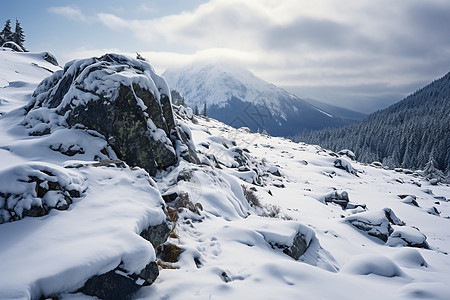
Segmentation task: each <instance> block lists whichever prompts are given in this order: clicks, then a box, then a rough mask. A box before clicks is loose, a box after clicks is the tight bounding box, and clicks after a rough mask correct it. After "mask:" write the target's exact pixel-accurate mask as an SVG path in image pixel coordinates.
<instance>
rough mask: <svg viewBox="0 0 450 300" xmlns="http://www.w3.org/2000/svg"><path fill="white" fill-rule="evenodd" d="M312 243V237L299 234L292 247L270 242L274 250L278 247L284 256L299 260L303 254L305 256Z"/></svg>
mask: <svg viewBox="0 0 450 300" xmlns="http://www.w3.org/2000/svg"><path fill="white" fill-rule="evenodd" d="M311 241H312V238H311V235H308V234H306V233H302V232H297V234H296V235H295V237H294V240H293V242H292V244H291V245H283V244H279V243H273V242H269V244H270V245H271V246H272V248H274V247H277V248H278V249H282V250H283V253H284V254H286V255H288V256H290V257H292V258H293V259H295V260H298V259H299V258H300V257H301V256H302V255H303V254H305V252H306V250H308V247H309V245H310V244H311Z"/></svg>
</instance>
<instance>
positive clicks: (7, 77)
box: [0, 47, 61, 115]
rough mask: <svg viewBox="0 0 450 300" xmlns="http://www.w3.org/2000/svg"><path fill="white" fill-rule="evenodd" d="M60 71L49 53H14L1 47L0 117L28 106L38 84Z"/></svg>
mask: <svg viewBox="0 0 450 300" xmlns="http://www.w3.org/2000/svg"><path fill="white" fill-rule="evenodd" d="M60 69H61V67H59V66H58V62H57V61H56V59H55V58H54V56H53V55H52V54H50V53H48V52H42V53H30V52H14V51H13V50H12V49H10V48H3V47H0V89H1V91H2V92H1V95H0V115H1V114H3V113H5V112H8V111H10V110H12V109H14V108H16V107H19V106H22V105H24V104H26V103H27V102H28V98H29V96H30V95H31V93H33V91H34V89H35V88H36V86H37V84H38V83H39V82H40V81H41V80H42V79H43V78H45V77H46V76H49V75H51V74H52V73H53V72H55V71H57V70H60Z"/></svg>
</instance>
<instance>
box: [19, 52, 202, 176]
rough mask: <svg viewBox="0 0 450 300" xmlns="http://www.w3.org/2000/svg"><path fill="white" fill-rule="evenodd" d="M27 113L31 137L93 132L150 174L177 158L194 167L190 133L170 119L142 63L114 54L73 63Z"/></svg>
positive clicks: (47, 83)
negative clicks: (70, 130) (61, 129)
mask: <svg viewBox="0 0 450 300" xmlns="http://www.w3.org/2000/svg"><path fill="white" fill-rule="evenodd" d="M27 111H28V113H27V116H26V117H25V120H24V124H25V125H26V127H27V128H28V131H29V133H30V135H44V134H50V133H53V132H54V131H55V129H56V127H58V126H70V127H75V126H78V127H79V128H84V129H85V130H94V131H96V132H98V133H100V134H101V135H103V136H104V138H105V139H106V140H107V142H108V144H109V145H110V146H111V147H112V149H113V150H114V151H115V153H116V155H117V157H118V158H119V159H122V160H124V161H126V162H127V163H128V164H129V165H131V166H137V165H138V166H141V167H144V168H145V169H146V170H147V171H148V172H149V173H150V174H152V175H154V174H156V171H157V170H161V169H165V168H167V167H168V166H172V165H174V164H176V162H177V160H178V159H177V157H180V156H181V157H183V158H185V159H187V160H188V161H191V162H198V158H197V156H196V154H195V149H194V148H193V145H192V143H191V142H190V141H191V135H190V131H189V129H188V128H187V127H186V126H183V124H182V123H178V122H176V121H175V119H174V116H173V111H172V106H171V101H170V93H169V90H168V86H167V84H166V82H165V81H164V79H163V78H162V77H159V76H158V75H156V74H155V72H154V71H153V69H152V68H151V66H150V65H149V64H148V63H146V62H143V61H138V60H134V59H131V58H129V57H125V56H120V55H115V54H106V55H104V56H102V57H100V58H89V59H84V60H76V61H72V62H70V63H68V64H67V65H66V66H65V67H64V71H58V72H56V73H55V74H54V75H53V76H51V77H49V78H47V79H46V80H44V81H43V82H42V83H41V84H40V85H39V86H38V88H37V89H36V91H35V92H34V94H33V98H32V100H31V102H30V104H29V105H28V107H27ZM80 125H81V126H80ZM52 149H54V150H56V151H61V152H62V153H66V154H68V155H70V154H72V153H74V152H73V149H71V148H69V149H68V150H72V151H69V152H68V151H67V150H65V149H64V147H63V148H62V149H61V147H55V148H52ZM78 151H80V149H78ZM75 153H76V152H75Z"/></svg>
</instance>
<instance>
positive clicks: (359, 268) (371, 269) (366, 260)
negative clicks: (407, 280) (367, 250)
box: [342, 254, 405, 277]
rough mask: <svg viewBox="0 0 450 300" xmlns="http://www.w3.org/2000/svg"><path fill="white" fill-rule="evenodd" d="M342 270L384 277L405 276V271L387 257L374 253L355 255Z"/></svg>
mask: <svg viewBox="0 0 450 300" xmlns="http://www.w3.org/2000/svg"><path fill="white" fill-rule="evenodd" d="M342 272H346V273H351V274H356V275H369V274H375V275H378V276H384V277H394V276H400V277H403V276H405V273H404V272H403V271H402V270H401V269H400V268H399V267H398V266H397V265H396V264H395V263H394V262H393V261H392V260H390V259H389V258H387V257H385V256H381V255H374V254H361V255H355V256H354V257H352V258H351V260H350V261H349V262H347V263H346V264H345V265H344V267H343V268H342Z"/></svg>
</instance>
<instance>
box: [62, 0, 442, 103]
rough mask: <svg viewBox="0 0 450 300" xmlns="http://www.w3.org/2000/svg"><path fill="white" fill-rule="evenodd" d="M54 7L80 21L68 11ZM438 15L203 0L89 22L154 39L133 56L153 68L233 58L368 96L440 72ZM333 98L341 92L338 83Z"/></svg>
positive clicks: (287, 81) (276, 77)
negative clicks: (188, 7) (184, 7)
mask: <svg viewBox="0 0 450 300" xmlns="http://www.w3.org/2000/svg"><path fill="white" fill-rule="evenodd" d="M56 11H58V13H59V14H65V15H67V16H72V18H81V19H82V18H83V15H82V14H81V12H80V11H79V10H77V9H75V8H72V7H68V8H67V7H65V8H64V9H63V8H59V9H57V10H55V13H56ZM448 15H450V3H448V1H446V0H429V1H427V3H423V1H421V0H410V1H395V2H392V1H390V0H379V1H372V0H359V1H352V0H343V1H335V0H322V1H306V0H304V1H299V0H283V1H279V0H245V1H244V0H211V1H210V2H207V3H205V4H202V5H200V6H199V7H197V8H196V9H194V10H192V11H183V12H181V13H179V14H174V15H168V16H161V17H159V18H150V19H145V20H142V19H134V18H124V17H119V16H117V15H114V14H111V13H98V14H97V20H98V21H99V22H101V23H102V24H104V25H105V26H107V27H108V28H110V29H112V30H116V31H118V32H122V33H126V34H128V35H133V36H134V37H135V38H136V40H137V41H139V42H140V43H142V44H144V45H148V48H149V49H152V48H153V47H154V46H155V45H158V49H161V51H162V52H156V51H153V52H143V54H147V56H149V58H151V59H152V60H153V65H155V68H157V69H162V71H163V70H164V69H165V68H164V67H163V65H164V64H165V66H166V67H171V66H174V65H179V64H182V63H183V61H185V62H186V63H188V62H191V61H194V60H197V59H203V60H205V59H211V60H213V59H228V60H230V59H234V60H238V61H240V62H241V63H243V64H244V65H247V66H248V67H250V69H252V71H254V72H255V73H256V74H257V75H259V76H261V77H263V78H264V79H266V80H268V81H271V82H274V83H276V84H279V85H284V86H296V87H298V89H301V88H302V87H304V88H305V90H308V89H310V88H316V89H318V90H319V89H320V87H321V86H327V87H329V88H330V87H333V86H335V87H349V88H350V87H352V86H358V87H361V88H363V87H367V91H368V92H370V93H375V94H376V88H380V87H387V88H391V89H395V88H396V87H397V88H398V89H399V90H400V89H404V88H405V87H406V86H408V87H410V86H414V84H416V87H419V86H418V85H419V84H423V82H424V80H426V79H427V78H428V79H429V80H431V79H434V78H436V77H437V76H440V75H443V74H444V73H445V72H447V71H448V70H447V69H446V68H448V66H449V65H450V57H449V53H450V36H449V35H448V33H447V32H446V30H447V28H449V27H450V18H448ZM141 48H142V46H141ZM144 56H145V55H144ZM329 90H330V91H331V88H330V89H329ZM330 93H331V94H332V92H330ZM330 93H328V95H330ZM383 93H384V91H381V90H380V92H379V93H378V95H382V94H383ZM318 94H320V92H319V93H318ZM359 94H364V93H362V92H361V93H359ZM315 95H317V94H315ZM330 97H331V96H330ZM336 97H337V98H338V97H345V95H342V89H340V92H339V91H338V90H336ZM319 100H320V99H319Z"/></svg>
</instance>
